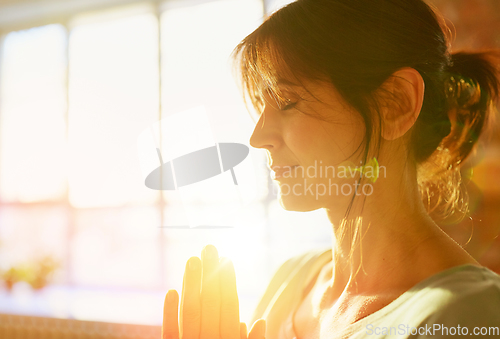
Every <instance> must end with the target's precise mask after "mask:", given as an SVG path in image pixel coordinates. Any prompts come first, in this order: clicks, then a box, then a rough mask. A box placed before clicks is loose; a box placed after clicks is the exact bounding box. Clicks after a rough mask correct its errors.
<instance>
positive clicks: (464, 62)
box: [416, 51, 500, 223]
mask: <svg viewBox="0 0 500 339" xmlns="http://www.w3.org/2000/svg"><path fill="white" fill-rule="evenodd" d="M499 66H500V53H499V52H497V51H489V52H478V53H466V52H459V53H454V54H452V55H451V62H450V65H449V66H448V67H447V69H446V71H445V72H444V82H443V91H444V98H445V105H444V107H445V114H446V117H447V119H446V121H447V125H448V126H449V129H448V131H449V133H447V135H446V136H445V137H444V138H443V139H442V140H441V142H440V143H439V145H438V146H437V148H436V149H435V150H434V152H433V153H432V154H431V155H430V156H429V157H428V159H426V160H425V161H424V162H423V163H422V165H421V166H420V169H419V177H420V179H419V186H420V190H421V193H422V198H423V200H424V204H425V205H426V206H427V209H428V212H429V214H430V215H431V216H432V218H433V219H434V220H435V221H445V220H446V221H447V222H451V223H455V222H458V221H461V220H462V219H463V217H465V215H466V214H467V213H468V196H467V192H466V191H465V190H463V192H462V189H463V187H461V186H462V181H461V175H460V171H459V170H460V166H461V164H462V163H463V162H464V161H465V159H466V158H467V157H468V155H469V154H470V153H471V151H472V149H473V148H474V146H475V144H476V143H477V141H478V139H479V136H480V135H481V133H482V132H483V130H484V129H485V128H491V127H492V123H493V121H494V110H495V102H496V101H497V100H498V98H499V91H500V71H499ZM416 146H418V145H416ZM452 216H453V217H454V218H450V217H452Z"/></svg>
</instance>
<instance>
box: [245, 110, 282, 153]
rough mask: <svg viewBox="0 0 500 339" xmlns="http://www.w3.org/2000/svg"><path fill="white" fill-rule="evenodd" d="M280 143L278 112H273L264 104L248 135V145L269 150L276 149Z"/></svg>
mask: <svg viewBox="0 0 500 339" xmlns="http://www.w3.org/2000/svg"><path fill="white" fill-rule="evenodd" d="M280 143H281V136H280V124H279V117H278V114H277V112H274V110H273V109H272V107H270V105H266V107H264V109H263V111H262V114H261V115H260V117H259V120H258V121H257V124H256V125H255V128H254V130H253V133H252V135H251V136H250V146H252V147H254V148H264V149H267V150H269V151H270V150H272V149H276V147H278V146H279V145H280Z"/></svg>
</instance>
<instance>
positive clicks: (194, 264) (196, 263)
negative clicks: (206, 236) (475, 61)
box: [186, 256, 201, 271]
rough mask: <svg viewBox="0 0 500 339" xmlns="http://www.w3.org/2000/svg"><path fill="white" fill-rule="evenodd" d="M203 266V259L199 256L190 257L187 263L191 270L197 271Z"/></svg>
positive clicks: (187, 267)
mask: <svg viewBox="0 0 500 339" xmlns="http://www.w3.org/2000/svg"><path fill="white" fill-rule="evenodd" d="M200 267H201V260H200V258H198V257H196V256H195V257H191V258H189V259H188V261H187V263H186V269H190V270H191V271H196V270H198V269H200Z"/></svg>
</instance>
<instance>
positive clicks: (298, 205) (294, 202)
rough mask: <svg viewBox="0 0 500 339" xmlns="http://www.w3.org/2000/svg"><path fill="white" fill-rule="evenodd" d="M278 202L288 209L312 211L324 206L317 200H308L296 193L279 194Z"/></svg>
mask: <svg viewBox="0 0 500 339" xmlns="http://www.w3.org/2000/svg"><path fill="white" fill-rule="evenodd" d="M278 202H279V204H280V205H281V207H282V208H283V209H284V210H286V211H295V212H310V211H315V210H317V209H320V208H321V207H322V206H320V204H319V201H317V200H314V199H313V200H308V199H304V197H301V196H296V195H291V196H289V195H281V194H280V195H279V196H278Z"/></svg>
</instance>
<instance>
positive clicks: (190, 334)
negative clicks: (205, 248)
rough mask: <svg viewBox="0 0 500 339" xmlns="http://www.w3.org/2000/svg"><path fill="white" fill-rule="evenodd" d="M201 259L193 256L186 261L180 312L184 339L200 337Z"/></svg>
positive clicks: (181, 335) (181, 334)
mask: <svg viewBox="0 0 500 339" xmlns="http://www.w3.org/2000/svg"><path fill="white" fill-rule="evenodd" d="M200 286H201V261H200V258H198V257H191V258H189V260H188V261H187V263H186V270H185V271H184V280H183V283H182V298H181V312H180V331H181V333H180V337H181V338H182V339H198V338H199V336H200V322H201V306H200Z"/></svg>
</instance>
